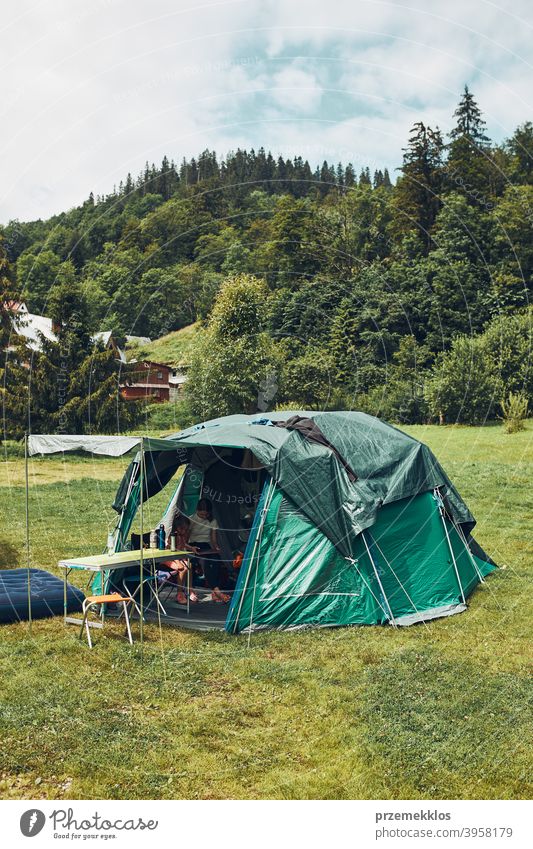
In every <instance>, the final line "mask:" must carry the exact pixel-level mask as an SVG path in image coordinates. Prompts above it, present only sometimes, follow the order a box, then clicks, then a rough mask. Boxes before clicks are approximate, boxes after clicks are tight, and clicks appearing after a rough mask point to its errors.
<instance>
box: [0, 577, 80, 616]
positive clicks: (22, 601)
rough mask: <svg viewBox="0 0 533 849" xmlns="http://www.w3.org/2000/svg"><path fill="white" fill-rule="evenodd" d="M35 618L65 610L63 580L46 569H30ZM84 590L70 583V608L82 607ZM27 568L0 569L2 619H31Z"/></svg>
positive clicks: (73, 610)
mask: <svg viewBox="0 0 533 849" xmlns="http://www.w3.org/2000/svg"><path fill="white" fill-rule="evenodd" d="M30 590H31V615H32V619H44V618H45V617H46V616H57V615H58V614H62V613H63V581H62V580H61V578H56V576H55V575H51V574H50V572H45V571H44V569H30ZM84 598H85V595H84V593H83V592H82V591H81V590H79V589H78V588H77V587H73V586H72V585H71V584H67V612H68V613H77V612H78V611H80V610H81V606H82V604H83V599H84ZM28 618H29V616H28V570H27V569H5V570H2V571H0V622H18V621H20V620H25V619H28Z"/></svg>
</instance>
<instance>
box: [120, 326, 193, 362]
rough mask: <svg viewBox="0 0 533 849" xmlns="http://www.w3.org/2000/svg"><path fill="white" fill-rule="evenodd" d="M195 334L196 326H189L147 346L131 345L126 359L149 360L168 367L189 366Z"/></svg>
mask: <svg viewBox="0 0 533 849" xmlns="http://www.w3.org/2000/svg"><path fill="white" fill-rule="evenodd" d="M197 333H198V324H197V323H195V324H189V325H187V327H182V328H181V330H173V331H172V332H171V333H167V335H166V336H161V337H160V338H159V339H154V340H153V342H150V343H149V344H147V345H131V346H129V348H128V359H131V358H132V357H135V358H137V359H143V358H144V359H151V360H154V361H155V362H157V363H167V364H168V365H169V366H180V365H189V363H190V358H191V354H192V350H193V348H194V345H195V341H196V334H197Z"/></svg>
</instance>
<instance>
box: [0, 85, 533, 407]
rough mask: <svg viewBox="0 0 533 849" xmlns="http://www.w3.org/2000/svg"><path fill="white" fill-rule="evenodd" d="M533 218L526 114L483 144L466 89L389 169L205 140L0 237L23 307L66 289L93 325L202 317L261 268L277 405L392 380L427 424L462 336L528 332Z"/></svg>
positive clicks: (125, 327) (240, 293)
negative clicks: (512, 328)
mask: <svg viewBox="0 0 533 849" xmlns="http://www.w3.org/2000/svg"><path fill="white" fill-rule="evenodd" d="M354 142H355V143H356V140H354ZM532 218H533V125H532V124H531V123H530V122H526V123H524V124H523V125H521V126H520V127H519V128H517V130H516V131H515V132H514V134H513V135H512V136H511V137H510V138H509V139H508V140H506V141H505V142H504V143H502V144H498V145H496V144H493V143H492V142H491V141H490V139H489V138H488V136H487V134H486V127H485V122H484V120H483V117H482V114H481V112H480V109H479V107H478V105H477V103H476V101H475V99H474V97H473V96H472V94H471V93H470V92H469V91H468V89H465V92H464V94H463V95H462V97H461V99H460V102H459V104H458V107H457V109H456V111H455V113H454V127H453V130H452V131H451V132H450V133H449V134H448V135H447V136H446V137H443V135H442V134H441V133H440V131H439V130H438V129H437V128H431V127H428V126H426V125H425V124H424V123H422V122H421V121H420V122H418V123H416V124H415V125H414V126H413V128H412V131H411V135H410V137H409V139H408V140H406V147H405V149H404V155H403V166H402V168H401V169H400V173H399V174H398V176H397V179H396V180H395V181H391V179H390V176H389V174H388V172H387V170H386V169H385V168H384V169H382V170H378V171H376V172H375V173H374V174H370V172H369V170H368V169H367V168H363V169H362V170H361V171H360V173H356V172H355V170H354V168H353V166H352V165H351V164H349V163H344V164H338V165H337V164H334V165H332V164H331V163H329V164H328V163H327V162H324V164H323V165H322V166H321V167H319V168H315V167H314V166H313V167H311V166H310V164H309V163H308V162H307V161H304V160H302V159H301V158H300V157H296V158H295V159H292V160H287V159H283V158H281V157H280V158H277V159H276V158H274V157H273V156H272V155H271V154H270V153H266V152H265V151H264V150H263V149H259V150H258V151H257V152H254V151H253V150H252V151H248V152H247V151H242V150H238V151H237V152H235V153H232V154H230V155H228V156H227V157H226V158H225V159H223V160H219V159H217V156H216V154H215V153H213V152H210V151H204V153H202V154H201V155H200V156H199V157H198V158H197V159H191V160H190V161H185V160H183V162H182V163H181V165H180V166H179V167H178V166H176V165H174V163H173V162H172V161H169V160H168V159H166V158H165V159H164V160H163V162H162V163H161V165H160V166H158V167H155V166H153V165H152V166H148V164H147V166H146V169H145V171H144V172H143V173H142V174H141V175H139V176H138V177H137V178H136V179H133V178H132V177H131V175H127V177H125V180H124V182H123V183H121V184H120V186H119V187H118V188H116V189H115V190H114V191H113V192H112V193H111V194H110V195H108V196H106V197H96V198H94V197H93V196H92V195H91V196H90V197H89V198H88V200H86V201H85V203H84V204H83V205H82V206H80V207H77V208H75V209H72V210H70V211H68V212H65V213H63V214H61V215H57V216H54V217H53V218H51V219H50V220H48V221H37V222H31V223H21V222H10V223H9V224H7V225H6V226H5V227H4V228H3V236H4V248H5V252H6V253H7V260H9V261H10V263H11V264H12V278H13V284H14V286H15V288H16V289H17V290H18V296H19V297H20V298H21V299H24V300H25V301H26V302H27V303H28V306H29V308H30V309H31V310H32V311H34V312H39V313H40V312H44V313H47V310H48V305H47V304H48V299H49V298H50V297H51V296H52V298H53V299H55V309H56V311H57V309H59V311H61V306H60V305H61V303H62V302H63V301H64V300H65V298H66V294H65V293H67V292H70V293H72V292H77V293H78V295H77V296H78V300H79V303H78V304H77V307H76V309H77V310H78V313H79V311H80V310H82V312H83V313H84V316H85V317H86V321H87V324H88V327H89V329H90V330H91V331H95V330H105V329H112V330H113V331H115V333H117V334H121V333H122V334H134V335H147V336H151V337H152V338H155V337H160V336H163V335H165V334H167V333H169V332H170V331H172V330H176V329H179V328H181V327H183V326H185V325H188V324H190V323H192V322H194V321H196V320H198V319H206V318H207V317H208V316H209V315H210V312H211V310H212V308H213V304H214V302H215V299H216V298H217V297H218V293H219V292H220V290H221V286H222V284H223V281H224V280H226V279H227V278H234V277H235V276H239V275H241V276H242V275H251V276H253V277H254V278H258V279H259V280H260V281H262V284H261V285H262V286H263V287H264V288H263V289H262V290H261V295H260V296H259V301H260V304H261V308H260V310H259V314H258V316H256V317H255V319H254V320H255V321H257V322H258V324H257V327H256V330H257V332H259V331H261V332H264V333H265V334H267V335H268V336H269V338H270V339H271V340H272V342H273V343H274V342H275V343H276V350H277V354H278V355H279V357H281V360H285V362H286V363H287V362H289V361H290V362H291V363H292V364H293V365H291V368H296V366H295V365H294V363H296V364H297V365H298V364H299V367H300V371H298V370H297V369H296V371H295V372H294V374H293V375H292V377H291V376H290V374H289V375H288V376H287V375H286V376H285V378H283V380H284V381H285V382H284V383H283V386H284V387H285V388H284V389H283V391H282V390H281V388H280V395H279V398H278V400H280V402H285V401H287V400H290V401H295V400H299V401H301V402H302V403H303V402H304V401H305V400H306V398H305V397H301V396H302V392H303V391H304V390H303V389H302V387H304V386H307V387H308V391H309V393H310V395H311V396H312V397H307V402H308V403H315V404H319V403H326V401H324V398H321V397H315V396H316V395H318V396H320V391H321V389H323V388H324V387H325V386H327V392H328V393H329V394H328V395H327V398H329V399H330V401H329V402H328V403H330V402H331V398H334V399H336V403H338V404H340V403H341V402H344V404H347V403H348V401H347V399H350V403H351V404H354V403H357V401H356V400H354V399H359V400H360V402H361V405H363V400H364V399H366V401H365V403H366V404H367V406H368V399H369V398H372V397H374V396H375V395H376V393H378V394H379V393H382V389H383V386H384V384H385V383H387V382H388V383H389V385H390V386H392V385H393V384H392V383H390V381H392V382H393V383H394V380H397V381H399V384H401V385H402V386H403V388H402V389H399V390H398V392H399V396H400V400H399V401H398V403H397V405H396V408H395V411H396V412H394V411H393V412H392V413H389V414H390V415H396V417H399V418H400V419H401V418H402V416H403V417H404V418H406V419H410V420H417V419H418V420H421V419H424V418H426V417H427V416H428V415H431V405H430V407H428V403H429V402H428V400H427V398H428V392H427V391H426V385H425V384H426V377H425V376H427V375H428V374H433V375H434V374H436V369H437V368H438V367H439V364H440V363H441V357H442V356H443V352H450V351H451V349H452V348H453V345H454V344H455V342H454V340H456V339H458V338H460V337H461V334H466V335H468V336H469V337H476V338H477V337H478V336H481V334H483V333H484V332H485V331H488V330H490V327H492V326H494V322H501V320H502V319H501V317H502V316H503V317H504V319H503V320H504V322H505V321H506V320H507V318H506V317H509V320H510V317H511V316H514V319H513V320H515V321H518V323H519V325H520V327H521V328H522V329H521V330H520V333H521V334H522V335H523V333H524V328H525V327H526V325H527V322H526V321H525V319H524V322H525V323H524V322H523V324H520V315H521V314H522V311H524V310H525V309H526V307H527V305H528V303H529V298H530V296H531V287H532V272H533V242H532V239H531V221H532ZM242 279H245V278H242ZM246 279H248V278H246ZM254 285H255V284H254ZM252 289H253V286H252ZM254 291H255V290H254ZM235 292H236V295H235V297H239V298H244V299H245V300H246V299H247V297H248V295H247V290H246V288H244V289H243V287H242V286H240V285H237V287H236V289H235ZM229 293H230V290H228V293H227V294H228V297H230V294H229ZM69 297H70V301H69V303H70V304H71V306H72V297H73V296H72V294H71V295H70V296H69ZM251 297H252V301H253V298H254V297H255V295H253V293H252V296H251ZM58 304H59V307H58ZM523 315H525V313H523ZM517 316H518V318H517ZM233 320H234V322H235V326H236V327H238V326H239V316H238V310H237V311H236V313H235V315H234V316H233ZM498 326H500V325H498ZM517 326H518V325H517ZM243 332H245V331H243ZM494 332H496V331H494ZM498 332H499V331H498ZM517 332H518V331H517ZM500 335H501V334H500ZM493 356H494V352H493V353H492V354H491V357H493ZM276 369H277V372H279V374H280V375H281V373H282V372H283V374H286V373H285V371H284V367H283V365H280V364H279V361H278V365H277V366H276ZM475 369H476V370H477V369H478V365H476V366H475ZM528 374H529V373H528ZM420 375H423V376H424V380H423V383H424V386H423V387H422V389H421V388H420V386H419V383H420V380H419V378H420ZM529 379H530V378H529V377H527V380H529ZM280 380H281V378H280ZM517 380H518V379H517ZM402 381H403V383H402ZM520 381H522V384H523V376H522V377H520V380H519V381H518V383H517V386H518V384H519V383H520ZM515 382H516V381H515ZM278 383H279V381H278ZM522 384H520V385H522ZM279 385H280V387H281V383H279ZM491 386H492V389H491V391H492V392H493V393H496V394H497V393H498V392H499V391H500V390H502V386H503V389H505V390H507V389H508V388H509V386H510V384H509V381H507V382H505V384H504V385H502V386H500V384H498V388H495V385H493V384H491ZM513 387H514V384H513ZM514 388H516V387H514ZM527 391H528V392H529V389H528V390H527ZM391 392H392V389H391ZM313 393H314V395H313ZM373 393H374V395H373ZM304 394H305V393H304ZM392 394H394V393H392ZM391 397H392V395H391ZM424 399H425V400H424ZM235 403H237V402H235ZM331 403H332V402H331ZM372 403H373V402H372ZM376 403H377V402H376ZM371 406H372V405H371ZM374 406H376V405H375V404H374ZM377 406H378V408H379V404H378V405H377ZM437 407H438V408H439V412H440V413H441V414H442V411H443V410H445V408H446V405H445V403H444V402H443V401H442V399H441V397H440V396H439V399H438V400H437V401H435V402H434V405H433V415H435V409H436V408H437ZM372 409H374V407H372ZM398 410H399V412H398ZM376 411H378V412H379V411H382V410H381V408H379V409H377V410H376ZM385 413H387V410H386V409H385ZM476 415H477V414H476Z"/></svg>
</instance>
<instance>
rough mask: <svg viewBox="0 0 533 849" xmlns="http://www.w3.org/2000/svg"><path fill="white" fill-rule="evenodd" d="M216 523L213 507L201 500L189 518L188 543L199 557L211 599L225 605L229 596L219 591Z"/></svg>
mask: <svg viewBox="0 0 533 849" xmlns="http://www.w3.org/2000/svg"><path fill="white" fill-rule="evenodd" d="M217 530H218V522H217V520H216V519H214V518H213V507H212V504H211V502H210V501H209V500H208V499H207V498H201V499H200V501H199V502H198V506H197V508H196V513H195V514H194V516H192V518H191V533H190V537H189V539H190V543H191V545H193V546H194V547H195V548H196V549H197V551H198V552H199V553H200V555H201V558H200V559H201V563H202V566H203V569H204V574H205V578H206V582H207V585H208V587H209V588H210V589H211V598H212V600H213V601H216V602H223V603H224V604H227V602H228V601H229V595H226V593H223V592H222V591H221V589H220V586H219V584H220V546H219V544H218V539H217Z"/></svg>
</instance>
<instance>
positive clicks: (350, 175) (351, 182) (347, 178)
mask: <svg viewBox="0 0 533 849" xmlns="http://www.w3.org/2000/svg"><path fill="white" fill-rule="evenodd" d="M344 185H345V186H346V188H347V189H353V187H354V186H356V185H357V177H356V176H355V171H354V167H353V165H352V163H351V162H348V165H347V166H346V168H345V170H344Z"/></svg>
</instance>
